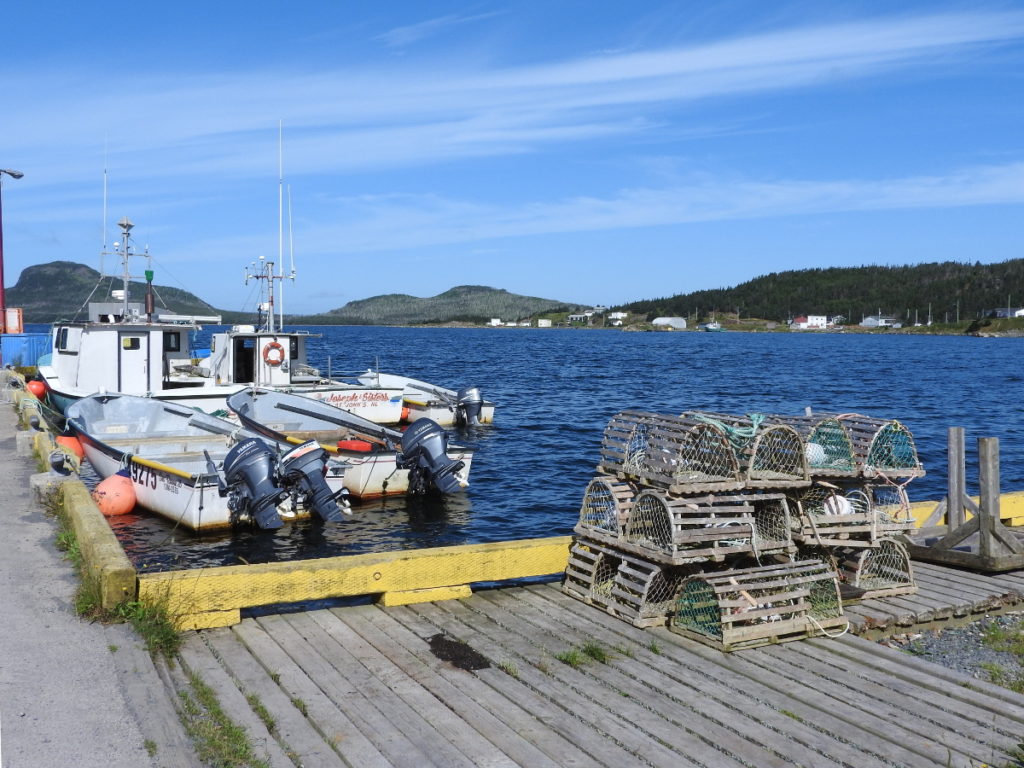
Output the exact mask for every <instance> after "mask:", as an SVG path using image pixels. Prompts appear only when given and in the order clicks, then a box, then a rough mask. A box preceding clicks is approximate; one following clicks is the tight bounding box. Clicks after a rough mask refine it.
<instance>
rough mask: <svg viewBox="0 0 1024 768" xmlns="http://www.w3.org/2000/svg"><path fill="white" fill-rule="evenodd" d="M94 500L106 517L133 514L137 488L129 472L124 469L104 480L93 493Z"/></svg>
mask: <svg viewBox="0 0 1024 768" xmlns="http://www.w3.org/2000/svg"><path fill="white" fill-rule="evenodd" d="M92 500H93V501H95V502H96V506H97V507H99V508H100V512H102V513H103V515H104V516H105V517H116V516H118V515H126V514H128V513H129V512H131V511H132V509H134V508H135V486H134V485H132V479H131V477H129V476H128V470H127V469H122V470H120V471H118V472H117V474H114V475H111V476H110V477H108V478H107V479H106V480H103V481H102V482H101V483H100V484H99V485H97V486H96V490H94V491H93V492H92Z"/></svg>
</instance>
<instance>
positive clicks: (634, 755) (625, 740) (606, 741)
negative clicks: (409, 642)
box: [412, 602, 696, 766]
mask: <svg viewBox="0 0 1024 768" xmlns="http://www.w3.org/2000/svg"><path fill="white" fill-rule="evenodd" d="M412 610H414V611H415V612H416V613H417V614H420V615H422V616H424V617H425V618H428V619H429V620H431V621H434V622H435V623H436V624H437V625H438V628H439V629H440V628H442V627H443V628H445V629H446V631H450V634H452V635H453V636H454V637H456V638H458V639H459V640H462V641H464V642H467V643H471V644H474V645H476V646H480V645H481V644H485V645H486V646H487V647H488V648H490V649H491V651H490V652H491V653H500V654H501V655H502V656H503V658H504V659H506V660H508V661H509V662H511V663H514V664H516V665H517V680H518V681H520V682H521V683H522V684H524V685H525V686H526V687H527V688H529V689H531V690H533V691H535V692H536V693H538V694H539V697H540V698H541V700H542V701H543V702H544V706H543V707H542V708H541V709H540V710H539V712H540V713H542V714H543V716H544V717H545V719H546V720H547V721H548V722H549V723H550V724H551V725H552V727H554V728H556V729H557V730H558V732H559V733H562V734H563V735H565V736H566V737H567V738H570V739H573V740H574V741H575V743H577V744H578V745H579V747H580V749H582V750H584V751H585V752H586V753H587V754H588V755H590V756H591V757H595V758H597V759H599V760H600V761H601V762H602V763H604V764H605V765H610V766H614V765H635V764H636V762H637V760H638V757H639V758H641V759H643V760H645V761H647V762H649V763H651V764H654V765H671V764H673V763H675V764H681V765H688V766H692V765H696V763H693V762H691V761H689V760H686V759H685V758H684V757H682V756H680V755H679V754H678V753H676V752H673V751H672V750H670V749H667V748H666V747H664V746H662V745H661V744H658V743H657V742H655V741H654V740H653V739H651V738H650V737H649V736H647V735H645V734H644V733H643V732H642V731H640V729H638V728H637V727H636V726H635V725H634V724H633V723H630V722H624V721H623V720H622V718H620V717H618V716H615V715H614V714H611V715H610V714H609V712H608V710H607V709H606V708H605V707H604V706H603V705H602V704H600V703H598V702H600V701H601V700H602V699H608V698H609V697H608V693H609V692H608V691H607V690H606V689H603V688H602V687H601V686H600V685H596V684H594V683H593V682H592V681H590V680H589V679H588V678H587V677H586V676H585V675H583V674H582V673H580V672H577V671H576V670H573V669H572V668H571V667H568V666H567V665H564V664H561V663H560V662H558V661H557V660H555V659H551V658H550V657H544V656H543V654H541V653H540V651H539V649H537V648H536V647H535V646H533V645H532V644H531V643H529V642H526V641H520V640H518V639H517V638H510V637H507V636H506V635H505V634H504V632H503V630H502V629H501V627H498V626H497V625H495V624H494V622H492V621H491V620H489V619H487V618H486V617H483V616H481V615H480V614H479V613H478V612H476V611H473V610H471V609H470V608H468V607H467V606H466V605H465V604H463V603H462V602H459V603H435V604H432V605H429V606H427V605H424V606H414V607H413V608H412ZM570 691H572V692H573V693H572V694H571V695H570V694H569V692H570ZM641 719H645V718H641Z"/></svg>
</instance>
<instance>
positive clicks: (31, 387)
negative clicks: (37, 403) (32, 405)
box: [25, 379, 46, 400]
mask: <svg viewBox="0 0 1024 768" xmlns="http://www.w3.org/2000/svg"><path fill="white" fill-rule="evenodd" d="M25 389H27V390H28V391H29V392H31V393H32V394H33V395H35V396H36V399H38V400H42V399H43V398H44V397H46V384H45V383H44V382H42V381H40V380H39V379H32V380H31V381H26V382H25Z"/></svg>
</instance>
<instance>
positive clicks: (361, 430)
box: [227, 387, 473, 499]
mask: <svg viewBox="0 0 1024 768" xmlns="http://www.w3.org/2000/svg"><path fill="white" fill-rule="evenodd" d="M227 403H228V408H229V409H230V410H231V411H232V413H233V414H234V415H236V416H237V417H238V419H239V420H240V421H241V423H242V425H243V426H244V427H245V428H246V429H249V430H251V431H253V432H258V433H260V434H261V435H264V436H265V437H267V438H269V439H272V440H275V441H278V442H279V443H282V444H294V443H302V442H304V441H306V440H310V439H313V440H317V441H319V443H320V444H321V445H322V446H323V447H324V448H325V449H326V450H327V451H328V452H329V453H330V454H331V455H332V456H334V457H337V458H338V459H341V460H343V461H344V462H345V464H346V465H347V467H348V469H347V470H346V472H345V478H344V484H345V488H347V489H348V491H349V494H350V495H352V496H354V497H358V498H361V499H366V498H374V497H380V496H389V495H393V494H404V493H424V492H428V491H432V490H436V491H440V492H441V493H457V492H459V491H461V490H463V489H464V488H466V486H467V485H468V484H469V481H468V477H469V469H470V465H471V464H472V461H473V454H472V452H471V451H469V450H467V449H465V448H462V447H460V446H449V445H448V435H447V433H446V432H445V431H444V430H443V429H442V428H441V427H440V426H439V425H438V424H436V423H435V422H432V421H430V420H429V419H420V420H418V421H417V422H416V423H415V424H413V425H412V426H410V427H409V428H408V429H407V430H406V431H405V432H399V431H397V430H394V429H388V428H387V427H382V426H380V425H379V424H374V423H373V422H370V421H368V420H366V419H361V418H359V417H358V416H355V415H353V414H351V413H349V412H347V411H345V410H342V409H340V408H335V407H334V406H332V405H330V404H329V403H326V402H323V401H317V400H309V399H307V398H304V397H298V396H296V395H292V394H288V393H285V392H278V391H275V390H270V389H261V388H257V387H250V388H246V389H243V390H241V391H240V392H236V393H235V394H233V395H231V397H229V398H228V401H227Z"/></svg>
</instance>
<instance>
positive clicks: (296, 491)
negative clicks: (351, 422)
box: [67, 394, 348, 531]
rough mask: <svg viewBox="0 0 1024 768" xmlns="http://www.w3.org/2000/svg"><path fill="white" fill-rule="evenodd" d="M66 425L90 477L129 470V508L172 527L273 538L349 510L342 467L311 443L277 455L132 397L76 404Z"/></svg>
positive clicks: (208, 420) (243, 436)
mask: <svg viewBox="0 0 1024 768" xmlns="http://www.w3.org/2000/svg"><path fill="white" fill-rule="evenodd" d="M67 417H68V424H69V425H70V427H71V428H72V429H73V430H74V431H75V432H76V433H77V435H78V439H79V441H80V442H81V444H82V448H83V450H84V452H85V456H86V458H87V459H88V460H89V463H90V464H91V465H92V467H93V468H94V469H95V471H96V472H97V474H99V476H100V477H102V478H108V477H110V476H111V475H114V474H117V473H118V471H119V470H127V474H128V476H129V478H130V480H131V484H132V489H133V490H134V494H135V500H136V503H137V504H138V505H139V506H142V507H145V508H146V509H148V510H150V511H152V512H155V513H156V514H159V515H162V516H163V517H166V518H167V519H168V520H170V521H172V522H173V523H174V524H175V525H180V526H183V527H185V528H188V529H190V530H194V531H204V530H208V529H215V528H224V527H228V526H232V525H236V524H239V523H247V522H252V523H255V524H256V525H258V526H259V527H261V528H270V529H273V528H279V527H280V526H281V525H282V523H283V522H284V521H285V520H290V519H294V518H297V517H304V516H308V515H309V514H310V513H313V514H315V515H317V516H318V517H320V518H322V519H323V520H325V521H329V522H338V521H340V520H342V519H343V518H342V513H343V512H347V511H348V502H347V500H346V499H345V498H344V495H345V491H344V484H343V483H344V475H345V469H346V467H345V465H344V464H343V463H341V462H338V461H335V460H329V459H328V457H327V454H326V451H324V450H323V449H322V448H321V447H320V446H319V445H317V443H316V442H314V441H308V442H306V443H304V444H302V445H299V446H294V447H292V450H289V451H287V452H286V453H283V454H282V453H281V452H280V450H279V449H278V447H277V445H276V444H274V443H271V442H269V441H267V440H266V439H265V438H263V437H262V436H259V435H256V434H254V433H252V432H249V431H247V430H244V429H240V428H239V427H238V425H237V424H233V423H232V422H229V421H225V420H224V419H219V418H217V417H214V416H210V415H208V414H205V413H200V412H198V411H195V410H193V409H191V408H188V407H185V406H182V405H177V404H173V403H165V402H162V401H160V400H154V399H152V398H146V397H134V396H131V395H116V394H115V395H91V396H89V397H85V398H82V399H80V400H78V401H76V402H75V403H73V404H72V405H71V406H70V407H69V408H68V413H67ZM339 500H340V503H339Z"/></svg>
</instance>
